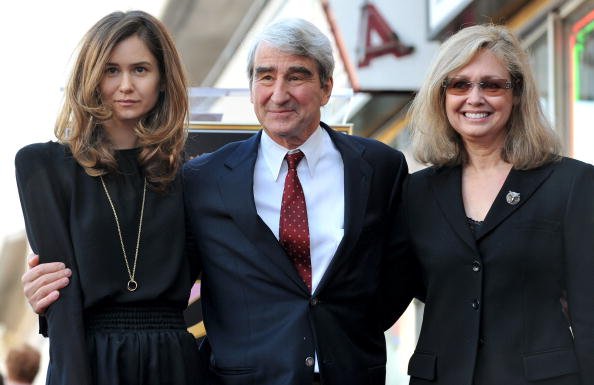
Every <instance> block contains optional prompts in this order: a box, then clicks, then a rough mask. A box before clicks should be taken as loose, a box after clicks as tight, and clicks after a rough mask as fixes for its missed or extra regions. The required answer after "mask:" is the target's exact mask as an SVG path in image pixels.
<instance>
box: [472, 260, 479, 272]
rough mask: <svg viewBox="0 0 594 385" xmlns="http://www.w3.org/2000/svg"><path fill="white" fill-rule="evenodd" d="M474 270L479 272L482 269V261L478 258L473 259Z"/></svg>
mask: <svg viewBox="0 0 594 385" xmlns="http://www.w3.org/2000/svg"><path fill="white" fill-rule="evenodd" d="M472 271H474V272H475V273H478V272H479V271H481V263H480V262H479V261H477V260H474V261H472Z"/></svg>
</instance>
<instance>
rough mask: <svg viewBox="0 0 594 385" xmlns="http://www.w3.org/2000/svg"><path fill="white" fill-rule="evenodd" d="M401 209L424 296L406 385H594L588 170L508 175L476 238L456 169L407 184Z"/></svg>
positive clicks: (593, 251) (592, 206)
mask: <svg viewBox="0 0 594 385" xmlns="http://www.w3.org/2000/svg"><path fill="white" fill-rule="evenodd" d="M510 191H511V192H516V193H519V194H520V196H519V200H518V201H517V202H514V201H513V200H511V202H510V203H508V200H507V195H508V193H509V192H510ZM403 198H404V206H403V211H402V217H401V220H402V226H404V228H406V230H407V231H406V233H407V234H406V235H403V239H405V238H406V236H407V237H408V241H409V243H408V246H409V248H410V251H411V252H412V255H414V256H415V257H416V260H417V262H418V263H419V266H420V271H421V275H422V282H423V284H424V287H425V290H426V293H425V296H426V298H425V301H426V302H425V312H424V319H423V325H422V328H421V334H420V338H419V341H418V344H417V347H416V350H415V353H414V354H413V356H412V358H411V360H410V363H409V369H408V371H409V374H410V375H411V381H410V383H411V384H415V385H418V384H439V385H472V384H474V383H476V384H481V385H503V384H505V385H508V384H509V385H511V384H513V385H523V384H526V385H528V384H543V385H544V384H546V385H570V384H571V385H577V384H581V385H591V384H594V167H592V166H591V165H589V164H585V163H582V162H578V161H576V160H572V159H568V158H564V159H562V160H561V161H559V162H555V163H551V164H549V165H546V166H543V167H540V168H538V169H534V170H530V171H517V170H512V171H511V172H510V174H509V176H508V177H507V180H506V181H505V183H504V185H503V187H502V189H501V191H500V192H499V195H498V196H497V198H496V199H495V201H494V203H493V205H492V207H491V209H490V211H489V213H488V214H487V216H486V218H485V221H484V224H483V225H482V228H480V230H479V231H478V233H477V234H476V239H475V237H474V236H473V234H472V232H471V230H470V228H469V226H468V224H467V221H466V216H465V211H464V207H463V203H462V192H461V169H460V167H453V168H446V167H444V168H428V169H425V170H422V171H419V172H417V173H415V174H413V175H412V176H411V177H410V178H409V180H408V182H407V183H406V187H405V189H404V194H403ZM564 296H565V297H566V298H567V301H568V303H569V320H568V318H567V317H566V315H565V314H564V312H563V310H562V307H561V304H560V298H561V297H564ZM570 326H571V330H570ZM572 331H573V336H572Z"/></svg>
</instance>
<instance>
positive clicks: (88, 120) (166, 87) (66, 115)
mask: <svg viewBox="0 0 594 385" xmlns="http://www.w3.org/2000/svg"><path fill="white" fill-rule="evenodd" d="M130 36H138V37H139V38H140V39H141V40H142V41H143V42H144V43H145V44H146V46H147V47H148V49H149V50H150V52H151V53H152V54H153V56H154V57H155V58H156V60H157V62H158V64H159V71H160V79H161V80H160V82H161V87H162V88H161V89H162V91H161V92H160V94H159V98H158V101H157V103H156V105H155V107H154V108H153V109H152V110H151V111H150V112H149V113H148V114H147V115H146V116H145V117H144V118H142V119H141V121H140V122H139V123H138V125H137V127H136V128H135V134H136V136H137V137H138V145H139V147H140V148H141V149H140V151H139V156H138V158H139V163H140V165H141V167H142V168H143V171H144V174H145V176H146V178H147V181H148V182H149V184H150V185H151V186H152V187H153V188H154V189H155V190H157V191H165V190H166V188H167V186H168V185H169V184H170V183H171V182H172V181H173V180H174V179H175V177H176V174H177V173H178V171H179V168H180V166H181V164H182V162H183V148H184V145H185V141H186V137H187V130H186V127H187V119H188V98H187V81H186V75H185V72H184V69H183V66H182V64H181V60H180V57H179V54H178V52H177V49H176V48H175V45H174V42H173V39H172V38H171V36H170V35H169V33H168V32H167V29H166V28H165V26H164V25H163V24H162V23H161V22H160V21H159V20H158V19H156V18H155V17H153V16H151V15H150V14H148V13H146V12H143V11H129V12H113V13H110V14H109V15H107V16H105V17H103V18H102V19H101V20H99V21H98V22H97V23H96V24H95V25H94V26H93V27H91V29H90V30H89V31H88V32H87V33H86V35H85V36H84V37H83V39H82V41H81V43H80V45H79V52H78V56H77V58H76V61H75V63H74V67H73V70H72V72H71V74H70V78H69V81H68V84H67V86H66V90H65V95H64V103H63V105H62V109H61V111H60V113H59V115H58V118H57V121H56V125H55V130H54V131H55V134H56V137H57V138H58V140H60V141H61V142H62V143H64V144H66V145H67V146H68V147H69V148H70V150H71V152H72V155H73V157H74V158H75V159H76V161H77V162H78V163H79V164H80V165H81V166H82V167H84V169H85V171H86V173H87V174H88V175H91V176H98V175H104V174H108V173H113V172H117V170H118V165H117V161H116V159H115V156H114V148H113V146H112V145H111V143H110V142H109V138H108V137H107V135H106V132H105V130H104V128H103V125H102V122H105V121H107V120H109V119H110V118H111V116H112V111H111V110H110V108H109V107H108V106H107V105H104V104H103V103H102V101H101V97H100V95H99V91H98V89H99V85H100V82H101V79H102V77H103V75H104V72H105V67H106V64H107V63H108V61H109V59H110V56H111V52H112V51H113V49H114V47H115V46H116V45H117V44H118V43H120V42H121V41H123V40H125V39H127V38H129V37H130Z"/></svg>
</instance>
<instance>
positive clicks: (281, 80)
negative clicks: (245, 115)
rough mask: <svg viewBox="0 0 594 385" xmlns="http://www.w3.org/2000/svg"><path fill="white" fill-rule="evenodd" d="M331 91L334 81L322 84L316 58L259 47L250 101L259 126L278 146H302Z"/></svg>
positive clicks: (264, 44) (314, 126) (318, 118)
mask: <svg viewBox="0 0 594 385" xmlns="http://www.w3.org/2000/svg"><path fill="white" fill-rule="evenodd" d="M331 92H332V79H331V78H330V79H329V80H328V81H326V84H324V85H323V86H322V85H321V83H320V75H319V73H318V66H317V64H316V62H315V61H314V60H313V59H311V58H308V57H304V56H297V55H292V54H287V53H284V52H282V51H280V50H278V49H276V48H274V47H272V46H270V45H268V44H266V43H262V44H260V45H259V47H258V49H257V50H256V54H255V56H254V73H253V81H252V86H251V95H250V99H251V101H252V103H253V104H254V111H255V112H256V116H257V117H258V120H259V121H260V124H261V125H262V127H263V128H264V130H265V131H266V132H267V133H268V135H269V136H270V137H271V138H272V140H274V141H275V142H276V143H278V144H280V145H281V146H283V147H285V148H287V149H292V148H296V147H298V146H300V145H301V144H303V142H305V141H306V140H307V138H309V136H310V135H311V134H312V133H313V132H314V131H315V129H316V128H317V127H318V125H319V123H320V108H321V107H322V106H323V105H325V104H326V103H328V99H329V98H330V93H331Z"/></svg>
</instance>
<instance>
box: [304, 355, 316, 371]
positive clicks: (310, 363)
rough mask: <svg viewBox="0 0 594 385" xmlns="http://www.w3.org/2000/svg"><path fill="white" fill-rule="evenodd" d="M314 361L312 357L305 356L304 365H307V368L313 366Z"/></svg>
mask: <svg viewBox="0 0 594 385" xmlns="http://www.w3.org/2000/svg"><path fill="white" fill-rule="evenodd" d="M314 363H315V361H314V359H313V357H307V358H306V359H305V366H307V367H308V368H311V367H312V366H314Z"/></svg>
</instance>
